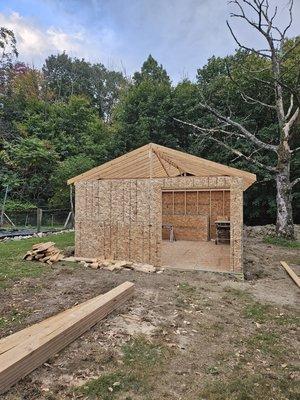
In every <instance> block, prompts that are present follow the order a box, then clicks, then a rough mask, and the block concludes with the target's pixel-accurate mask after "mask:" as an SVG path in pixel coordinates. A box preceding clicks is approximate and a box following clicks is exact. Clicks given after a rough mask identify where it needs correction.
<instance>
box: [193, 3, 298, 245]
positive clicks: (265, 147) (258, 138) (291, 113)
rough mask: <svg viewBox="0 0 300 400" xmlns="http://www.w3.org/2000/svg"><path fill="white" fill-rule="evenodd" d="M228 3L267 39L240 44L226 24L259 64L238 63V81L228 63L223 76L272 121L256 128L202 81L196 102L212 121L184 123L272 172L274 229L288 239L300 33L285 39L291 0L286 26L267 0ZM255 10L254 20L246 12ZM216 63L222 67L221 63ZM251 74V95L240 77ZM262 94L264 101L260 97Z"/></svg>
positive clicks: (293, 184)
mask: <svg viewBox="0 0 300 400" xmlns="http://www.w3.org/2000/svg"><path fill="white" fill-rule="evenodd" d="M231 3H232V4H234V5H236V6H237V9H238V11H237V13H232V16H233V17H235V18H241V19H242V20H243V21H246V22H247V23H248V24H249V25H250V26H251V27H253V28H254V29H255V30H257V31H258V32H259V33H260V34H261V35H262V36H263V38H264V39H265V40H266V41H267V49H263V50H256V49H254V48H251V47H247V46H245V45H242V44H241V43H240V42H239V40H238V39H237V37H236V36H235V34H234V32H233V30H232V28H231V26H230V25H229V24H228V26H229V29H230V31H231V33H232V35H233V37H234V39H235V41H236V42H237V44H238V45H239V47H240V49H241V50H243V51H244V52H246V54H247V55H248V54H249V55H250V57H251V56H252V57H253V56H257V57H258V61H259V63H261V64H262V66H263V68H258V69H257V68H253V66H252V64H250V65H249V68H247V67H246V66H244V65H243V64H240V66H241V69H242V70H244V71H245V72H244V74H242V75H239V77H240V78H241V82H239V81H238V80H237V79H236V78H235V75H234V74H233V73H231V71H230V67H229V68H227V69H228V78H227V79H230V80H231V82H232V84H234V85H235V89H236V92H237V93H238V94H240V95H241V97H242V99H243V100H244V102H246V103H247V104H248V106H249V108H250V107H251V106H255V107H256V108H257V109H258V108H263V110H264V112H265V114H266V118H270V119H271V120H272V123H271V125H270V126H269V127H268V128H267V129H259V126H257V124H256V121H255V120H254V121H250V122H249V121H248V117H247V118H246V117H245V114H244V116H243V118H242V120H240V119H239V113H238V112H237V113H236V114H234V113H232V110H231V108H230V109H229V110H228V108H229V107H228V104H230V102H229V101H228V102H227V103H226V102H222V104H220V107H216V106H215V104H214V102H213V101H214V100H215V101H218V95H217V96H214V94H213V96H206V97H205V93H206V92H205V89H206V88H205V85H204V87H203V89H204V90H203V99H202V100H201V101H200V102H199V106H200V107H201V108H202V109H203V110H206V111H207V112H208V113H209V114H210V117H211V118H212V121H213V125H212V124H211V125H210V126H207V125H206V126H200V125H196V124H193V123H187V125H188V126H191V127H193V128H194V129H195V130H196V131H197V132H198V134H199V136H201V137H202V139H204V138H209V140H210V141H212V142H214V143H215V144H218V145H219V146H221V147H223V148H225V149H226V150H228V151H230V152H231V153H233V154H235V156H237V157H238V158H243V159H244V160H247V161H248V162H250V163H252V164H255V166H256V167H258V168H260V169H261V170H263V171H265V174H266V176H267V177H270V176H271V175H273V179H275V181H276V202H277V234H278V235H279V236H281V237H285V238H289V239H292V238H294V226H293V215H292V189H293V187H294V186H295V185H296V184H297V183H299V181H300V178H299V177H295V179H294V180H292V178H291V165H292V164H293V158H294V159H295V158H296V157H295V156H296V152H297V150H299V148H297V147H292V146H293V144H294V143H293V142H294V140H293V135H294V133H295V132H298V133H299V126H297V119H298V116H299V113H300V100H299V76H300V75H299V59H298V57H297V56H295V54H296V53H297V47H298V48H299V45H300V38H299V37H297V38H295V40H290V41H288V40H287V37H286V32H287V30H288V28H289V27H290V26H291V24H292V21H293V16H292V7H293V2H291V3H290V7H289V15H290V21H289V23H288V25H287V26H286V28H284V29H281V28H280V27H279V26H277V25H276V23H275V17H276V15H277V9H276V8H275V11H272V10H271V9H270V6H269V3H268V1H267V0H262V1H256V0H254V1H253V4H252V3H251V4H250V2H241V1H240V0H234V1H232V2H231ZM247 5H248V7H249V8H248V9H247ZM253 11H254V14H255V17H256V19H255V20H253V19H251V17H250V14H251V12H253ZM256 64H258V62H257V63H256ZM219 66H221V67H222V63H221V64H220V65H219ZM243 75H244V76H243ZM265 75H267V77H265ZM249 77H250V79H255V80H256V81H257V82H258V83H259V84H260V90H257V89H256V90H255V93H254V95H251V92H250V94H249V93H246V92H245V91H244V90H243V79H244V81H246V80H247V79H248V78H249ZM204 78H205V75H204ZM264 92H265V93H264ZM262 98H263V99H264V100H261V99H262ZM265 99H267V101H265ZM275 123H276V126H275ZM274 132H276V135H274V134H273V133H274ZM267 153H268V155H267ZM266 160H267V161H268V162H267V163H265V161H266Z"/></svg>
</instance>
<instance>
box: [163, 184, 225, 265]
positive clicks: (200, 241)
mask: <svg viewBox="0 0 300 400" xmlns="http://www.w3.org/2000/svg"><path fill="white" fill-rule="evenodd" d="M162 239H163V241H162V264H163V265H166V266H169V267H171V268H176V269H183V270H184V269H186V270H211V271H230V190H228V189H211V190H208V189H190V190H189V189H184V190H164V191H162Z"/></svg>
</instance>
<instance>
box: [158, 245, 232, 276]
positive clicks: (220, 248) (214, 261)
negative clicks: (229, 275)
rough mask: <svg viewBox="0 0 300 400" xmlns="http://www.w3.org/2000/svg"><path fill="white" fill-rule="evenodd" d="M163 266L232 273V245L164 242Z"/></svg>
mask: <svg viewBox="0 0 300 400" xmlns="http://www.w3.org/2000/svg"><path fill="white" fill-rule="evenodd" d="M162 265H163V266H164V267H168V268H172V269H180V270H205V271H219V272H230V271H231V269H230V245H229V244H218V245H216V244H215V242H212V241H209V242H200V241H186V240H178V241H176V242H169V241H167V240H163V242H162Z"/></svg>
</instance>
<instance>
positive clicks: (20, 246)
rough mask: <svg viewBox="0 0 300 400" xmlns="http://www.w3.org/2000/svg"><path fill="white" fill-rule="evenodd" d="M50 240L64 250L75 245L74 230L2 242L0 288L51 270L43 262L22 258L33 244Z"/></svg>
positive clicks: (0, 249) (0, 247)
mask: <svg viewBox="0 0 300 400" xmlns="http://www.w3.org/2000/svg"><path fill="white" fill-rule="evenodd" d="M50 241H51V242H54V243H55V244H56V246H57V247H58V248H59V249H61V250H63V249H64V248H65V247H67V246H73V245H74V232H66V233H62V234H59V235H49V236H45V237H42V238H38V237H33V238H31V239H24V240H12V241H9V242H2V243H0V288H4V287H6V286H9V285H10V284H11V283H13V281H14V280H20V279H21V278H25V277H37V276H40V275H42V274H44V273H46V272H47V271H49V268H46V267H45V266H44V265H43V264H42V263H34V262H31V261H23V260H22V258H23V256H24V254H25V253H26V251H28V250H30V249H31V246H32V245H33V244H36V243H42V242H50Z"/></svg>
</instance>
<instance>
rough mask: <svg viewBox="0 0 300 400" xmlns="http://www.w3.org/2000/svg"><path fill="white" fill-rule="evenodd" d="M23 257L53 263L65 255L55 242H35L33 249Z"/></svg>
mask: <svg viewBox="0 0 300 400" xmlns="http://www.w3.org/2000/svg"><path fill="white" fill-rule="evenodd" d="M23 259H24V260H27V261H39V262H42V263H47V264H49V265H51V264H53V263H55V262H57V261H60V260H62V259H63V255H62V253H61V252H60V250H59V249H58V248H57V247H55V243H54V242H47V243H38V244H34V245H33V246H32V249H31V250H29V251H27V253H26V254H25V256H24V257H23Z"/></svg>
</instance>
